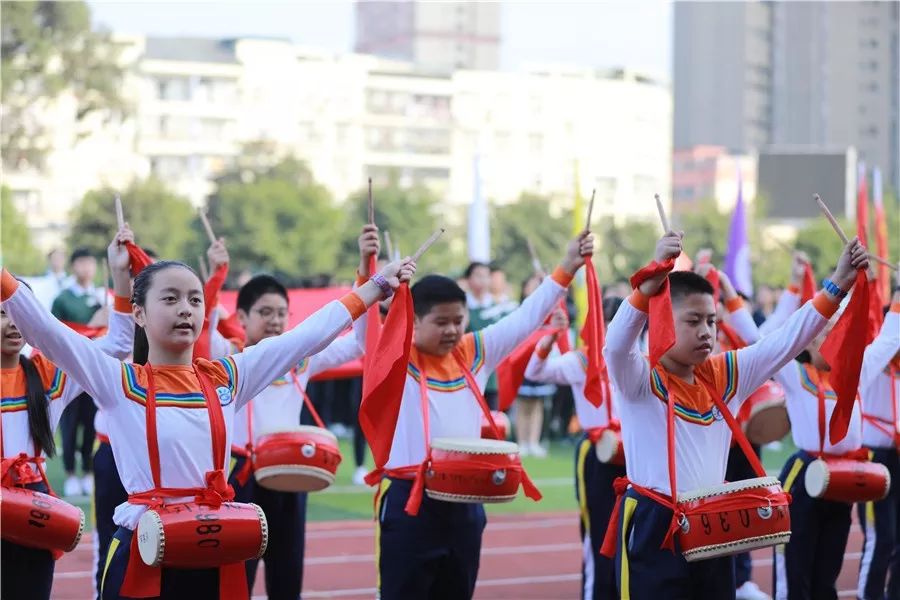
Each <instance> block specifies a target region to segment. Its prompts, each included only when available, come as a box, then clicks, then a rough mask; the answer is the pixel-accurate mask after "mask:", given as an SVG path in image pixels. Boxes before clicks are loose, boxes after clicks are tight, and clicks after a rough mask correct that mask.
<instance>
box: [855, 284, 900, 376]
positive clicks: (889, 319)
mask: <svg viewBox="0 0 900 600" xmlns="http://www.w3.org/2000/svg"><path fill="white" fill-rule="evenodd" d="M897 352H900V289H898V290H897V291H895V292H894V297H893V299H892V301H891V309H890V310H889V311H888V313H887V314H886V315H884V322H883V323H882V324H881V331H879V332H878V336H877V337H876V338H875V339H874V340H872V343H871V344H869V345H868V346H867V347H866V352H865V354H864V355H863V364H862V370H861V371H860V375H859V389H861V390H865V389H866V388H867V387H868V386H869V385H870V384H871V383H872V381H874V380H875V378H876V377H878V375H879V374H880V373H881V372H882V371H884V370H885V369H886V368H887V366H888V364H890V362H891V359H893V358H894V356H896V355H897Z"/></svg>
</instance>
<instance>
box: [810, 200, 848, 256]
mask: <svg viewBox="0 0 900 600" xmlns="http://www.w3.org/2000/svg"><path fill="white" fill-rule="evenodd" d="M813 198H814V199H815V201H816V203H817V204H818V205H819V210H821V211H822V213H824V215H825V218H826V219H828V222H829V223H831V226H832V227H833V228H834V231H835V233H837V234H838V237H839V238H841V241H842V242H844V245H845V246H846V245H847V244H849V243H850V238H848V237H847V234H846V233H844V230H843V229H841V226H840V225H838V222H837V219H835V218H834V215H833V214H831V211H830V210H828V207H827V206H825V203H824V202H822V197H821V196H819V195H818V194H813Z"/></svg>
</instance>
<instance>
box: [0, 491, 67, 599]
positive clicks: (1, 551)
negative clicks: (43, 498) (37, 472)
mask: <svg viewBox="0 0 900 600" xmlns="http://www.w3.org/2000/svg"><path fill="white" fill-rule="evenodd" d="M25 487H27V488H28V489H31V490H37V491H39V492H43V493H45V494H46V493H47V486H46V485H45V484H44V483H32V484H29V485H27V486H25ZM54 566H55V561H54V560H53V556H52V555H51V554H50V551H49V550H38V549H36V548H26V547H25V546H20V545H19V544H14V543H12V542H7V541H6V540H3V541H0V598H4V599H5V598H15V599H16V600H20V599H21V600H48V599H49V598H50V589H51V588H52V587H53V569H54Z"/></svg>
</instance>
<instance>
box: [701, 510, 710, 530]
mask: <svg viewBox="0 0 900 600" xmlns="http://www.w3.org/2000/svg"><path fill="white" fill-rule="evenodd" d="M700 523H701V524H702V525H703V533H705V534H706V535H709V534H711V533H712V525H710V523H709V515H707V514H702V515H700Z"/></svg>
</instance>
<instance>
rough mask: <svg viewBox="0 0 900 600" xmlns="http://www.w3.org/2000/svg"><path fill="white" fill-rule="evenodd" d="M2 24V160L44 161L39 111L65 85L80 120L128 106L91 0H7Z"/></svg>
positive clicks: (0, 6)
mask: <svg viewBox="0 0 900 600" xmlns="http://www.w3.org/2000/svg"><path fill="white" fill-rule="evenodd" d="M0 24H2V25H0V45H2V48H0V80H2V81H3V86H2V89H0V103H2V105H3V120H2V123H0V147H2V154H3V161H4V164H6V165H17V166H19V165H22V164H23V162H25V163H28V164H31V165H38V166H40V164H41V158H42V156H43V154H44V153H45V152H46V150H47V149H48V146H49V140H48V138H47V136H45V135H44V131H43V128H42V126H41V124H40V123H41V120H40V111H41V110H42V109H44V108H45V107H47V106H48V105H49V104H50V103H51V102H52V101H53V100H55V99H56V98H58V97H59V96H60V94H62V93H63V92H66V91H68V92H70V93H71V95H72V97H73V98H74V99H75V101H76V102H77V106H76V114H75V118H76V120H77V121H79V122H80V121H82V120H83V119H84V118H85V117H86V116H88V115H89V114H91V113H95V112H98V111H100V112H101V113H106V115H107V116H110V115H112V114H115V113H117V112H122V111H123V110H124V107H125V103H124V101H123V99H122V96H121V92H120V90H121V81H122V77H123V69H122V67H121V66H120V65H119V62H118V49H117V48H116V46H115V45H114V44H113V43H112V42H111V40H110V36H109V34H108V33H106V32H102V31H93V30H92V29H91V14H90V9H89V8H88V6H87V4H86V3H85V2H80V1H76V2H46V1H44V2H2V3H0Z"/></svg>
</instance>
